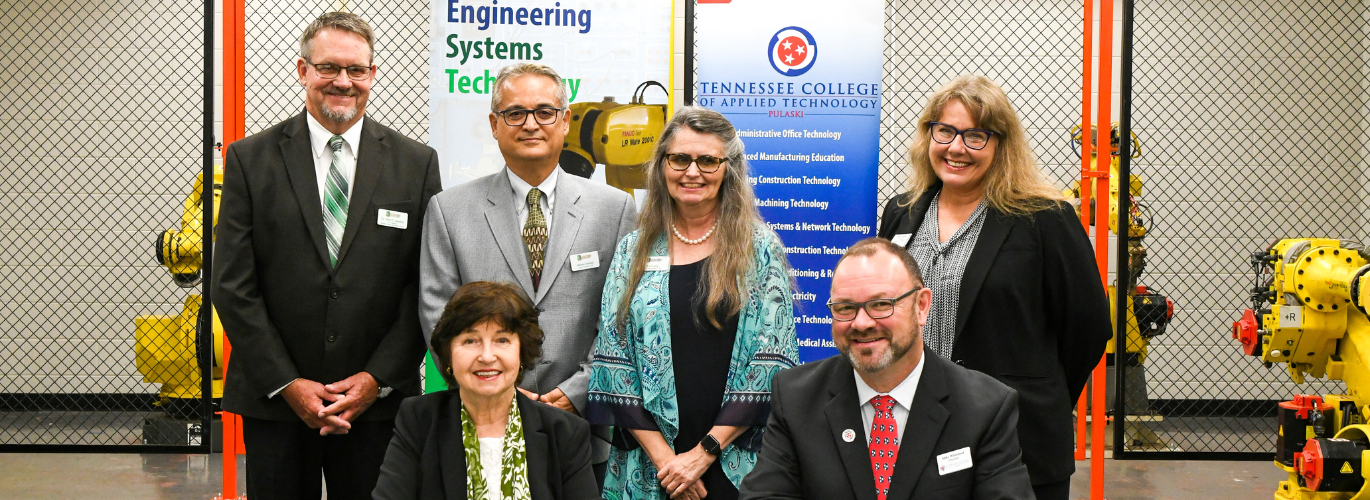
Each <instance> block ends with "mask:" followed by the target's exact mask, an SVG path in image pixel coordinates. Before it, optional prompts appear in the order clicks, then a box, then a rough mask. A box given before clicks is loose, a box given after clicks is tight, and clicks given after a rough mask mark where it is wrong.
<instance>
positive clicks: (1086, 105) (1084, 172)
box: [1075, 0, 1094, 460]
mask: <svg viewBox="0 0 1370 500" xmlns="http://www.w3.org/2000/svg"><path fill="white" fill-rule="evenodd" d="M1084 1H1085V23H1084V26H1085V30H1084V36H1083V37H1082V39H1083V40H1084V53H1085V57H1084V61H1083V67H1084V71H1083V78H1081V79H1080V81H1081V82H1083V83H1082V85H1081V88H1080V109H1081V113H1080V133H1081V134H1082V135H1081V137H1082V138H1083V139H1082V140H1081V141H1080V215H1081V217H1080V224H1081V225H1082V226H1084V228H1085V232H1086V233H1088V232H1089V216H1090V214H1089V199H1090V193H1089V170H1090V169H1089V155H1090V154H1091V153H1090V151H1091V150H1092V149H1093V148H1092V147H1091V144H1090V142H1089V140H1090V137H1089V118H1090V102H1089V99H1090V97H1091V96H1090V94H1091V92H1090V85H1089V84H1090V82H1089V79H1090V72H1091V61H1090V57H1092V56H1093V51H1094V47H1093V37H1094V1H1093V0H1084ZM1088 408H1089V405H1088V402H1087V400H1086V396H1085V393H1084V392H1081V393H1080V400H1079V401H1078V402H1077V403H1076V404H1075V459H1076V460H1084V459H1085V442H1086V441H1085V436H1086V435H1087V434H1086V429H1087V428H1086V427H1085V415H1086V414H1087V412H1088Z"/></svg>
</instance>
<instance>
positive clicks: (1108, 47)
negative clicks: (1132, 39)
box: [1075, 0, 1113, 500]
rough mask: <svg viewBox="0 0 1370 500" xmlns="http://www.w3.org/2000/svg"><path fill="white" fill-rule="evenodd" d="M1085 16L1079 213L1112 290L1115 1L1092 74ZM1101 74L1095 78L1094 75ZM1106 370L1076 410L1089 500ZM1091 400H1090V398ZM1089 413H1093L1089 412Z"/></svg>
mask: <svg viewBox="0 0 1370 500" xmlns="http://www.w3.org/2000/svg"><path fill="white" fill-rule="evenodd" d="M1084 7H1085V15H1084V36H1083V41H1084V71H1083V73H1082V74H1083V78H1082V82H1083V84H1082V86H1081V90H1080V101H1081V103H1080V104H1081V113H1080V124H1081V127H1080V128H1081V134H1082V137H1083V139H1084V140H1082V141H1080V142H1081V146H1080V183H1081V187H1082V188H1084V187H1086V186H1087V185H1088V183H1090V182H1093V183H1094V187H1093V189H1081V190H1080V206H1081V207H1084V208H1088V207H1089V202H1090V197H1091V195H1093V196H1094V197H1095V198H1096V200H1097V202H1096V203H1095V208H1094V210H1081V213H1082V214H1085V215H1084V216H1083V217H1081V219H1080V223H1081V224H1082V225H1083V226H1084V228H1085V231H1086V232H1088V231H1089V225H1090V222H1089V219H1088V217H1089V216H1093V217H1094V259H1095V262H1096V264H1097V265H1098V266H1099V277H1100V278H1101V279H1103V280H1104V285H1105V286H1107V285H1108V230H1107V229H1105V228H1107V227H1108V208H1107V206H1108V205H1107V204H1106V202H1107V199H1106V198H1105V196H1104V194H1103V193H1107V192H1108V176H1109V163H1110V162H1111V161H1112V160H1113V158H1112V154H1111V152H1110V150H1109V149H1108V148H1106V147H1103V146H1102V144H1103V143H1104V141H1106V140H1108V137H1109V135H1108V134H1109V130H1110V127H1111V123H1112V119H1113V109H1112V104H1113V0H1099V64H1098V68H1092V66H1093V64H1092V59H1093V55H1094V54H1093V42H1094V1H1093V0H1085V1H1084ZM1091 69H1097V73H1096V72H1094V71H1091ZM1095 74H1097V75H1098V78H1099V90H1098V101H1097V102H1098V114H1097V122H1098V125H1097V130H1098V132H1097V133H1095V134H1094V137H1093V140H1094V141H1098V142H1099V143H1100V146H1099V149H1100V153H1099V154H1098V158H1097V159H1096V162H1095V165H1094V168H1093V169H1091V168H1090V155H1091V149H1094V148H1093V145H1092V144H1091V143H1090V142H1091V141H1090V136H1089V123H1090V115H1091V114H1092V113H1091V109H1090V104H1091V102H1090V101H1091V97H1093V95H1092V94H1093V93H1092V92H1091V88H1090V87H1091V85H1090V77H1091V76H1094V75H1095ZM1090 212H1092V213H1090ZM1106 373H1107V369H1106V367H1105V363H1104V359H1100V360H1099V364H1098V365H1097V366H1095V367H1094V372H1093V374H1092V375H1091V376H1090V387H1091V388H1092V389H1091V390H1090V391H1088V392H1087V393H1083V394H1080V401H1079V402H1078V403H1077V405H1076V411H1075V414H1076V427H1075V428H1076V432H1075V459H1076V460H1084V459H1085V443H1086V440H1085V436H1086V426H1085V416H1086V414H1087V413H1088V414H1090V415H1091V416H1092V417H1093V423H1094V425H1093V426H1091V428H1089V429H1088V430H1089V431H1090V432H1089V433H1088V435H1089V445H1090V447H1089V448H1090V450H1089V451H1090V452H1089V498H1090V499H1091V500H1103V498H1104V427H1105V426H1106V424H1107V422H1108V417H1107V414H1108V412H1107V411H1106V409H1105V408H1104V389H1105V385H1104V384H1106V383H1107V381H1106V380H1105V379H1106V376H1105V375H1106ZM1086 394H1088V395H1086ZM1087 397H1088V398H1089V399H1090V400H1091V401H1092V403H1093V404H1092V405H1087V404H1086V403H1087V401H1086V398H1087ZM1087 408H1089V409H1088V410H1087Z"/></svg>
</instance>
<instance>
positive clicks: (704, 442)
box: [699, 434, 723, 457]
mask: <svg viewBox="0 0 1370 500" xmlns="http://www.w3.org/2000/svg"><path fill="white" fill-rule="evenodd" d="M699 446H701V447H703V448H704V451H706V452H708V453H709V454H710V455H713V456H715V457H716V456H719V455H721V454H723V447H722V446H720V445H719V444H718V440H717V439H714V435H713V434H705V435H704V439H701V440H699Z"/></svg>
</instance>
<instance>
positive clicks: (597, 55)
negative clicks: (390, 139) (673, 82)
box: [428, 0, 671, 187]
mask: <svg viewBox="0 0 1370 500" xmlns="http://www.w3.org/2000/svg"><path fill="white" fill-rule="evenodd" d="M432 8H433V12H432V24H433V29H432V39H431V41H430V45H431V49H430V51H431V54H430V61H431V66H430V67H431V70H430V76H429V89H428V90H429V101H428V102H429V113H430V114H429V121H430V124H431V125H430V128H429V139H428V144H429V145H430V146H432V147H433V149H436V150H437V151H438V159H439V160H440V161H441V162H442V180H443V187H450V186H453V185H456V184H460V183H463V182H467V181H470V180H473V179H476V178H478V177H482V176H485V175H488V174H492V173H495V172H497V171H499V169H501V168H503V167H504V159H503V157H501V156H500V152H499V146H498V144H496V143H495V140H494V138H493V137H491V135H490V121H489V118H488V117H489V115H490V90H491V88H490V87H491V85H492V84H493V83H494V81H495V77H496V76H497V75H499V70H500V68H503V67H505V66H508V65H511V64H516V63H520V62H536V63H540V64H545V65H548V66H551V67H552V69H554V70H556V71H557V73H559V74H560V75H561V77H562V78H563V80H564V85H565V86H566V90H567V94H568V95H569V96H570V98H571V102H572V103H577V102H596V101H602V100H604V99H605V98H606V97H613V98H614V99H615V100H616V101H617V102H619V103H622V104H628V102H629V100H630V99H631V98H632V95H633V92H634V90H635V89H636V88H637V87H638V85H639V84H641V83H643V82H646V81H649V80H650V81H657V82H661V83H663V84H667V85H669V80H668V77H669V73H670V63H671V46H670V44H671V38H670V33H671V2H598V1H589V0H584V1H575V0H569V1H568V0H562V1H556V0H433V3H432ZM651 92H660V93H658V94H652V95H651V99H650V100H651V102H666V101H667V97H666V95H665V93H664V92H662V91H660V90H651ZM578 139H579V137H568V141H570V140H578ZM602 170H603V169H596V172H595V174H596V175H597V176H603V173H602Z"/></svg>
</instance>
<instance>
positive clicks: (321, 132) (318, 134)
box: [304, 112, 366, 158]
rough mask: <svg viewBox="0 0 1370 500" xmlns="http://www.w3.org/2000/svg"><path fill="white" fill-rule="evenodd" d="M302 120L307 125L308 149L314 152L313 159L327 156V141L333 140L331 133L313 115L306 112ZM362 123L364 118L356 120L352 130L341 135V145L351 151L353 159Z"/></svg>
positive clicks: (360, 137) (355, 154)
mask: <svg viewBox="0 0 1370 500" xmlns="http://www.w3.org/2000/svg"><path fill="white" fill-rule="evenodd" d="M304 120H305V122H306V123H308V124H309V146H310V149H311V150H312V151H313V152H314V157H315V158H322V157H323V156H324V155H326V154H328V140H329V139H332V138H333V133H332V132H329V131H328V129H326V128H323V124H322V123H319V121H318V120H315V119H314V115H311V114H309V113H308V112H305V114H304ZM364 121H366V117H365V116H363V117H362V119H360V120H357V123H354V124H352V128H349V129H347V130H346V131H344V132H343V133H342V138H343V144H344V145H346V146H347V147H348V148H350V149H351V150H352V156H353V157H354V158H355V157H356V156H357V143H358V142H360V141H361V139H362V122H364Z"/></svg>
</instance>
